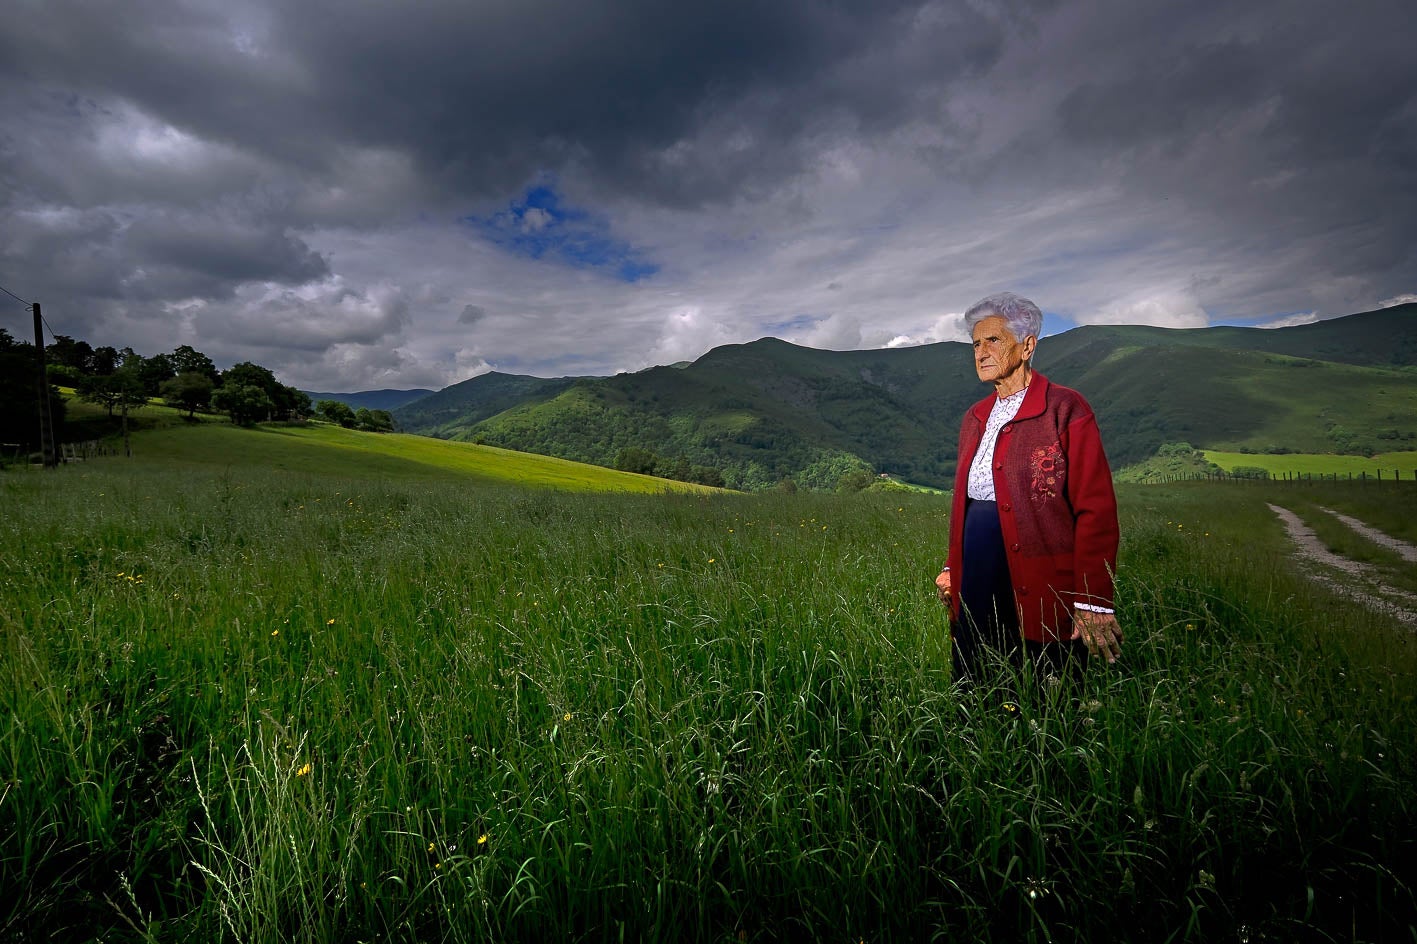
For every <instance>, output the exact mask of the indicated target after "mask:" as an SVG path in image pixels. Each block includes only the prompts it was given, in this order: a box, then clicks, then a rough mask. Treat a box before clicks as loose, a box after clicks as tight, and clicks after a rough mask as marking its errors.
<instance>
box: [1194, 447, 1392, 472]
mask: <svg viewBox="0 0 1417 944" xmlns="http://www.w3.org/2000/svg"><path fill="white" fill-rule="evenodd" d="M1204 451H1205V457H1206V459H1208V460H1210V461H1211V462H1214V463H1215V464H1216V465H1218V466H1220V467H1221V468H1222V469H1224V470H1226V471H1227V472H1228V471H1230V470H1232V469H1235V468H1238V467H1240V466H1249V467H1251V468H1255V469H1264V470H1266V471H1268V472H1271V473H1274V474H1275V475H1283V474H1284V473H1286V472H1295V473H1299V474H1303V475H1339V476H1347V475H1348V474H1349V473H1352V474H1353V475H1354V476H1357V475H1358V474H1359V473H1360V472H1366V473H1367V474H1368V476H1369V477H1370V478H1371V477H1375V476H1376V475H1377V474H1378V472H1379V470H1381V471H1382V473H1383V476H1384V477H1390V476H1392V475H1393V472H1394V471H1396V472H1398V473H1400V475H1399V476H1398V477H1399V478H1405V479H1411V478H1412V477H1413V475H1414V473H1417V452H1383V453H1378V454H1377V455H1375V456H1337V455H1333V454H1330V453H1292V454H1290V455H1283V456H1272V455H1264V454H1253V453H1245V452H1224V451H1221V450H1218V449H1206V450H1204Z"/></svg>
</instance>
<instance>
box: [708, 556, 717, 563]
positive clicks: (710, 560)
mask: <svg viewBox="0 0 1417 944" xmlns="http://www.w3.org/2000/svg"><path fill="white" fill-rule="evenodd" d="M715 560H717V558H715V557H710V558H709V563H710V564H712V563H713V562H714V561H715Z"/></svg>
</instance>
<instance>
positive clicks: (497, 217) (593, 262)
mask: <svg viewBox="0 0 1417 944" xmlns="http://www.w3.org/2000/svg"><path fill="white" fill-rule="evenodd" d="M463 222H465V223H467V224H468V225H469V226H470V227H472V229H473V230H474V231H475V232H477V233H478V234H480V235H481V236H482V237H483V238H484V239H488V240H490V241H491V242H493V243H496V244H497V245H498V246H501V247H502V248H503V249H506V250H507V251H508V252H513V253H516V254H517V255H520V256H526V257H528V258H530V259H546V260H550V261H554V262H560V263H562V264H564V265H569V266H572V267H573V268H577V269H594V270H596V271H599V272H604V273H606V274H608V275H612V276H614V277H615V278H617V279H619V280H620V281H622V282H638V281H640V280H641V279H645V278H648V277H650V276H651V275H654V274H655V273H656V272H658V271H659V266H658V265H657V264H655V263H654V262H651V261H649V260H648V259H647V258H645V255H644V252H643V251H642V250H640V249H637V248H636V247H634V246H631V245H630V244H629V243H627V242H624V241H623V240H619V239H616V238H615V237H614V236H613V235H612V234H611V232H610V222H609V221H608V220H607V219H605V218H604V217H602V216H598V215H596V214H594V213H591V212H590V211H589V210H583V209H581V208H579V207H573V206H570V205H568V204H567V203H565V202H564V201H563V200H562V199H561V195H560V194H559V193H557V192H556V190H555V188H554V187H553V186H551V185H548V184H539V185H537V186H535V187H530V188H528V189H527V191H526V193H524V194H523V195H522V197H521V199H519V200H517V201H515V202H513V203H512V204H511V205H510V206H509V207H508V208H507V209H506V210H503V211H502V212H500V213H494V214H493V215H491V216H469V217H467V218H466V219H465V220H464V221H463Z"/></svg>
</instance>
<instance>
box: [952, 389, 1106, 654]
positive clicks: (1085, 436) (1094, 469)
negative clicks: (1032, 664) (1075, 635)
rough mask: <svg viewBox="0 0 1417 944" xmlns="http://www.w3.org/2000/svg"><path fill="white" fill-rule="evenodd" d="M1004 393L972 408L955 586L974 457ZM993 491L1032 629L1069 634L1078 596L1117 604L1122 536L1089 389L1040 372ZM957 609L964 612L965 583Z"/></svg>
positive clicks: (1008, 430)
mask: <svg viewBox="0 0 1417 944" xmlns="http://www.w3.org/2000/svg"><path fill="white" fill-rule="evenodd" d="M995 399H996V397H994V396H992V395H991V396H989V397H986V398H985V399H983V400H980V401H979V402H978V403H976V404H975V405H974V406H972V407H970V408H969V410H968V411H966V412H965V414H964V424H963V427H962V428H961V429H960V434H959V467H958V469H957V470H956V471H955V490H954V503H953V506H952V511H951V513H950V557H949V568H950V573H951V575H952V576H953V579H954V585H955V587H956V588H958V587H959V586H960V585H961V583H960V581H961V580H962V579H964V578H965V576H966V572H967V571H968V568H969V561H968V560H965V559H964V553H963V551H964V508H965V498H966V494H965V491H966V488H967V487H968V484H969V466H970V463H971V462H973V460H974V453H975V450H977V449H978V448H979V441H980V440H981V439H982V438H983V435H984V425H985V424H986V423H987V422H988V420H989V410H990V409H991V408H992V407H993V405H994V401H995ZM994 491H995V494H996V497H997V499H998V502H999V522H1000V524H1001V526H1002V530H1003V533H1004V546H1005V549H1006V551H1007V553H1008V561H1009V576H1010V579H1011V581H1012V583H1013V589H1014V602H1015V604H1016V605H1017V606H1018V612H1019V624H1020V627H1021V629H1022V631H1023V636H1024V638H1025V639H1032V640H1034V641H1035V642H1053V641H1056V640H1059V639H1067V638H1068V636H1069V635H1071V633H1072V617H1073V604H1074V603H1075V602H1081V603H1091V604H1094V605H1097V606H1106V607H1111V606H1112V574H1113V573H1114V572H1115V571H1116V568H1117V540H1118V536H1119V532H1118V528H1117V498H1116V495H1115V493H1114V492H1113V490H1112V471H1111V469H1109V468H1108V466H1107V456H1106V454H1105V453H1104V452H1103V451H1102V436H1101V434H1100V433H1099V432H1098V429H1097V418H1096V417H1095V416H1093V414H1092V408H1091V407H1090V406H1088V405H1087V401H1086V400H1084V399H1083V397H1082V394H1080V393H1078V392H1077V391H1076V390H1070V389H1068V388H1067V387H1062V386H1059V385H1058V384H1054V383H1049V382H1048V378H1047V377H1044V376H1043V375H1042V374H1040V373H1038V372H1037V371H1034V372H1033V380H1032V381H1031V382H1030V383H1029V385H1028V393H1026V394H1025V395H1024V398H1023V405H1022V406H1021V407H1019V411H1018V415H1017V416H1016V417H1014V418H1013V419H1012V420H1010V421H1009V422H1008V423H1006V424H1005V425H1004V428H1003V429H1002V430H1000V431H999V440H998V443H997V444H996V445H995V447H994ZM950 615H951V616H952V617H953V618H954V619H955V620H958V619H959V593H958V592H957V591H956V592H955V593H954V594H952V595H951V598H950Z"/></svg>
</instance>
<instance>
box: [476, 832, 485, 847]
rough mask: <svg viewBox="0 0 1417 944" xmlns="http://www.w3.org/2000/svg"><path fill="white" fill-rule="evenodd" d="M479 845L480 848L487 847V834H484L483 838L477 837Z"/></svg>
mask: <svg viewBox="0 0 1417 944" xmlns="http://www.w3.org/2000/svg"><path fill="white" fill-rule="evenodd" d="M477 844H478V845H479V846H485V845H487V834H486V833H483V834H482V835H481V836H478V837H477Z"/></svg>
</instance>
